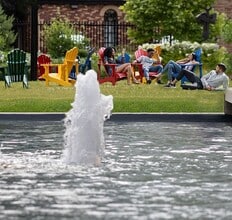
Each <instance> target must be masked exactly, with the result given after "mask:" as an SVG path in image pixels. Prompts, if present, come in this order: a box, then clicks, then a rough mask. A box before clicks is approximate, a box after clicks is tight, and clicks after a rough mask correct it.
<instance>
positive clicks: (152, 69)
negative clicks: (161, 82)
mask: <svg viewBox="0 0 232 220" xmlns="http://www.w3.org/2000/svg"><path fill="white" fill-rule="evenodd" d="M162 70H163V66H162V65H156V66H151V67H150V68H149V72H157V74H160V73H161V72H162Z"/></svg>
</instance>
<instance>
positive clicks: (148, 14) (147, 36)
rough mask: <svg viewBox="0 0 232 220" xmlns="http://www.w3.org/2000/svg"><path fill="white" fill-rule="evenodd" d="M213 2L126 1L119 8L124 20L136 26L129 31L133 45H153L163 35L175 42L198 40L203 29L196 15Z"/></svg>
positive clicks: (197, 0)
mask: <svg viewBox="0 0 232 220" xmlns="http://www.w3.org/2000/svg"><path fill="white" fill-rule="evenodd" d="M214 2H215V0H194V1H189V0H169V1H164V0H143V1H141V0H127V1H126V3H125V4H124V5H123V6H121V9H122V10H123V11H124V12H125V14H126V20H127V21H128V22H130V23H132V24H134V25H135V26H136V29H133V30H132V29H130V30H129V31H128V35H129V37H130V38H131V39H132V40H133V41H135V42H136V43H143V42H154V41H155V40H160V39H161V38H162V37H164V36H173V37H174V39H178V40H180V41H181V40H192V41H200V40H201V39H202V26H201V25H199V24H198V23H197V21H196V16H197V15H198V14H200V13H202V12H204V11H205V9H206V8H208V7H210V6H211V5H212V4H213V3H214Z"/></svg>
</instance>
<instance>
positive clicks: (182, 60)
mask: <svg viewBox="0 0 232 220" xmlns="http://www.w3.org/2000/svg"><path fill="white" fill-rule="evenodd" d="M187 62H189V59H188V58H183V59H181V60H177V61H176V63H179V64H184V63H187Z"/></svg>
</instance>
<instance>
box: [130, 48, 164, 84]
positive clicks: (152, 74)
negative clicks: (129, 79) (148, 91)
mask: <svg viewBox="0 0 232 220" xmlns="http://www.w3.org/2000/svg"><path fill="white" fill-rule="evenodd" d="M154 49H155V50H156V51H157V52H158V54H159V55H160V51H161V49H160V46H157V47H155V48H154ZM141 56H147V51H146V50H144V49H142V48H138V50H136V51H135V59H138V58H139V57H141ZM156 56H157V55H156V54H155V55H154V57H153V58H154V59H157V57H156ZM134 66H135V68H136V66H137V68H138V71H139V74H140V76H141V79H142V82H143V81H144V82H146V80H145V79H144V73H143V67H142V64H140V63H137V64H134ZM157 74H158V73H157V72H149V77H150V79H151V80H153V79H156V75H157Z"/></svg>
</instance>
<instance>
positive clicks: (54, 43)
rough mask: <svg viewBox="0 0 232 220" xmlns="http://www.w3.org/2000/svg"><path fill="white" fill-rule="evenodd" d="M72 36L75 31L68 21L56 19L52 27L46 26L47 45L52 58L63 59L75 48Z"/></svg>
mask: <svg viewBox="0 0 232 220" xmlns="http://www.w3.org/2000/svg"><path fill="white" fill-rule="evenodd" d="M72 35H74V29H73V27H72V26H71V25H70V23H69V22H68V21H67V20H61V19H54V20H52V22H51V24H50V25H46V26H45V28H44V36H45V43H46V46H47V49H48V53H49V54H50V55H51V57H53V58H59V57H63V56H64V55H65V53H66V51H67V50H69V49H71V48H72V47H74V45H75V44H74V42H73V40H72V39H71V36H72Z"/></svg>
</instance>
